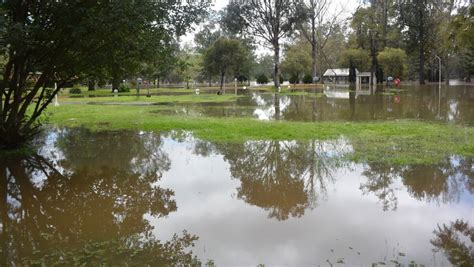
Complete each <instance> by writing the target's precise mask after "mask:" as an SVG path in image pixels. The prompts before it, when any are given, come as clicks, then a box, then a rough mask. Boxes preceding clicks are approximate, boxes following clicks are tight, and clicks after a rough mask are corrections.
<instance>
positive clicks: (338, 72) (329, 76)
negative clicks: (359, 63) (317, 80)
mask: <svg viewBox="0 0 474 267" xmlns="http://www.w3.org/2000/svg"><path fill="white" fill-rule="evenodd" d="M356 75H357V78H356V83H357V84H362V83H367V84H370V83H371V80H370V79H371V78H370V76H371V75H370V72H359V71H358V70H357V69H356ZM323 78H324V81H325V82H329V83H336V84H338V83H340V84H348V83H349V69H328V70H326V72H325V73H324V75H323ZM374 79H375V77H374ZM374 83H375V80H374Z"/></svg>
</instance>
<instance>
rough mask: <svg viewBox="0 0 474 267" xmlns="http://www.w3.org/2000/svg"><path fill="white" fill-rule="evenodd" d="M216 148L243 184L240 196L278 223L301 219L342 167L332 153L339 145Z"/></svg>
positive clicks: (266, 144)
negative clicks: (266, 211) (290, 219)
mask: <svg viewBox="0 0 474 267" xmlns="http://www.w3.org/2000/svg"><path fill="white" fill-rule="evenodd" d="M216 146H217V149H218V150H219V151H220V152H221V153H222V154H223V155H224V157H225V160H226V161H227V162H229V164H230V171H231V173H232V176H233V177H235V178H238V179H239V180H240V181H241V185H240V187H239V188H238V189H237V191H238V197H239V198H241V199H243V200H245V201H246V202H247V203H249V204H252V205H256V206H258V207H261V208H263V209H265V210H268V211H269V217H271V218H276V219H278V220H286V219H288V218H289V217H290V216H291V217H300V216H302V215H303V214H304V212H305V210H306V209H307V208H313V207H314V206H315V205H316V204H317V199H318V195H321V194H324V193H325V190H326V183H327V182H328V181H330V180H331V177H332V174H333V173H334V172H335V171H336V170H337V169H338V168H340V167H341V165H342V160H341V159H340V156H339V155H338V154H337V153H336V152H335V151H332V150H331V149H335V148H336V147H337V146H336V145H334V146H332V147H331V148H328V146H329V144H327V143H323V142H318V141H312V142H309V143H308V142H307V143H299V142H281V141H259V142H246V143H243V144H231V145H216ZM201 150H202V148H201ZM329 150H331V152H328V151H329Z"/></svg>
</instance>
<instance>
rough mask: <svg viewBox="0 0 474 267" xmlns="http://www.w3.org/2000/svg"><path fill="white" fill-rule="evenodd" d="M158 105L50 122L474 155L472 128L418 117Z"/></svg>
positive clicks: (418, 154)
mask: <svg viewBox="0 0 474 267" xmlns="http://www.w3.org/2000/svg"><path fill="white" fill-rule="evenodd" d="M156 111H157V107H146V106H102V105H63V106H60V107H51V108H50V109H49V110H48V112H47V114H48V120H49V122H50V123H52V124H56V125H60V126H67V127H86V128H89V129H92V130H118V129H136V130H145V131H171V130H185V131H192V132H193V133H194V135H195V136H196V137H198V138H201V139H204V140H209V141H216V142H242V141H246V140H311V139H320V140H328V139H335V138H341V137H342V138H346V139H347V140H349V142H350V143H351V144H352V146H353V150H354V151H353V153H351V154H350V155H349V157H350V158H351V159H352V160H355V161H357V162H385V163H392V164H415V163H416V164H432V163H436V162H439V161H441V160H443V159H444V158H446V157H447V156H450V155H454V154H456V155H461V156H469V157H471V156H474V128H473V127H463V126H459V125H448V124H438V123H428V122H420V121H407V120H401V121H383V122H336V121H334V122H318V123H308V122H289V121H271V122H263V121H258V120H256V119H253V118H211V117H193V116H167V115H160V114H159V113H157V112H156Z"/></svg>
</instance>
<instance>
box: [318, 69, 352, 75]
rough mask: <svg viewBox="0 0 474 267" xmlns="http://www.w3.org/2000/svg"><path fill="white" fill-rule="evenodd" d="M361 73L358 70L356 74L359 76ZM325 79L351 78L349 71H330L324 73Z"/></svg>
mask: <svg viewBox="0 0 474 267" xmlns="http://www.w3.org/2000/svg"><path fill="white" fill-rule="evenodd" d="M358 73H359V71H358V70H357V69H356V74H358ZM323 76H325V77H333V76H349V69H328V70H326V72H325V73H324V75H323Z"/></svg>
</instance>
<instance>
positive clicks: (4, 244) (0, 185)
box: [0, 162, 10, 266]
mask: <svg viewBox="0 0 474 267" xmlns="http://www.w3.org/2000/svg"><path fill="white" fill-rule="evenodd" d="M0 172H1V173H0V213H1V214H0V219H1V221H0V222H1V223H2V231H1V232H0V242H1V251H2V252H1V253H2V254H1V255H0V265H1V266H8V264H7V263H8V252H9V251H10V250H9V249H8V244H9V240H8V231H9V217H8V202H7V196H8V177H7V175H8V170H7V164H5V162H2V163H0Z"/></svg>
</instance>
